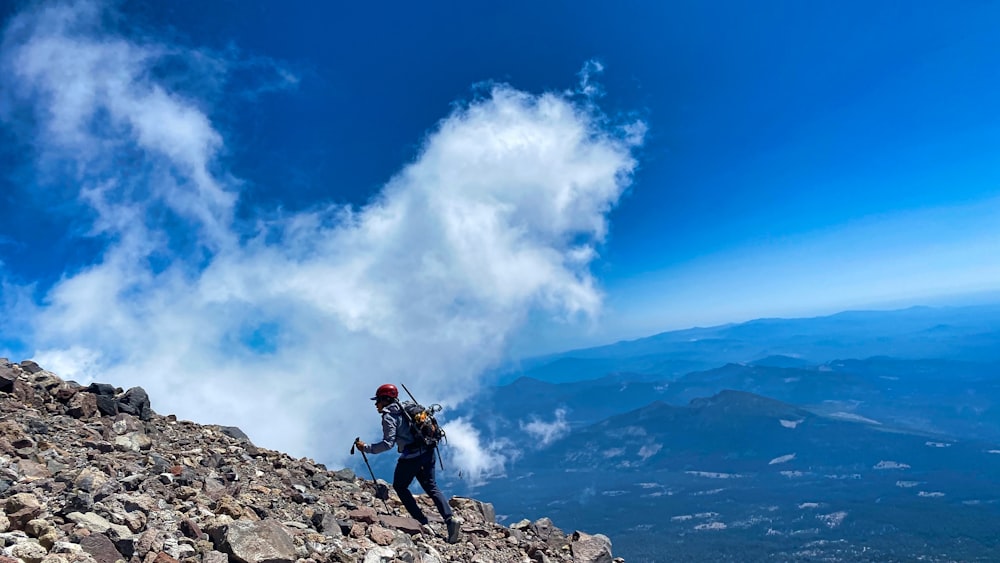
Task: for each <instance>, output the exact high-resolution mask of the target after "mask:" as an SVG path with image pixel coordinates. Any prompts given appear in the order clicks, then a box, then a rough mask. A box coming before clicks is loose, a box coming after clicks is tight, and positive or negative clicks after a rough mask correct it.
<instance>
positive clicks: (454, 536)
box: [445, 518, 462, 543]
mask: <svg viewBox="0 0 1000 563" xmlns="http://www.w3.org/2000/svg"><path fill="white" fill-rule="evenodd" d="M445 523H446V524H447V525H448V543H458V540H459V538H460V537H461V536H462V525H461V524H459V522H458V520H457V519H455V518H452V519H451V520H448V521H447V522H445Z"/></svg>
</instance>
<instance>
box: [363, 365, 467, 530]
mask: <svg viewBox="0 0 1000 563" xmlns="http://www.w3.org/2000/svg"><path fill="white" fill-rule="evenodd" d="M372 400H373V401H375V408H376V409H377V410H378V412H379V413H380V414H381V415H382V441H381V442H376V443H374V444H366V443H364V442H362V441H361V440H360V439H358V440H357V441H356V442H355V443H354V445H355V446H356V447H358V448H361V449H362V450H363V451H364V452H365V453H370V454H380V453H382V452H385V451H388V450H389V449H391V448H392V447H393V446H394V445H395V446H396V448H397V449H398V450H399V453H400V456H399V460H398V461H397V462H396V471H395V473H393V476H392V488H393V489H394V490H395V491H396V494H398V495H399V500H400V501H402V503H403V506H405V507H406V511H407V512H409V513H410V516H413V518H415V519H416V520H417V522H420V524H421V525H422V526H425V527H427V516H425V515H424V513H423V511H422V510H420V507H419V506H417V501H416V499H414V498H413V494H412V493H411V492H410V483H412V482H413V478H414V477H416V479H417V482H418V483H420V486H421V487H422V488H423V489H424V492H425V493H427V495H428V496H430V497H431V500H432V501H434V506H436V507H437V509H438V512H440V513H441V517H442V518H444V522H445V525H447V527H448V543H456V542H458V539H459V536H460V530H461V527H460V525H459V522H458V521H457V520H456V519H455V518H453V517H452V513H451V507H450V506H448V503H447V502H446V501H445V499H444V494H443V493H442V492H441V489H439V488H438V485H437V481H435V480H434V461H435V460H434V446H428V445H427V444H425V443H424V442H423V441H420V440H417V439H415V438H414V436H413V432H412V430H411V428H410V422H409V420H408V419H407V417H406V414H404V412H403V407H402V405H400V403H399V390H397V389H396V386H395V385H393V384H391V383H386V384H385V385H382V386H380V387H379V388H378V389H377V390H376V391H375V396H374V397H372Z"/></svg>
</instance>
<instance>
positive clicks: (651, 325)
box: [0, 0, 1000, 463]
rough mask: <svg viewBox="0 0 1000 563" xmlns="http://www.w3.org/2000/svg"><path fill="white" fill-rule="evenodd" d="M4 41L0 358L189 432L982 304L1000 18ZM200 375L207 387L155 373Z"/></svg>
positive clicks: (331, 19) (397, 8)
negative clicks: (205, 423)
mask: <svg viewBox="0 0 1000 563" xmlns="http://www.w3.org/2000/svg"><path fill="white" fill-rule="evenodd" d="M0 18H3V19H2V21H3V26H4V35H3V43H2V47H0V48H2V53H0V65H2V66H0V72H2V77H0V202H2V205H3V206H4V208H5V209H6V210H7V212H6V213H4V220H3V221H2V222H0V262H2V266H0V276H2V280H3V284H4V285H3V289H4V294H3V302H2V303H0V306H2V307H3V313H4V315H5V317H6V318H7V319H8V320H7V322H5V323H4V326H3V327H2V328H0V355H8V356H12V357H14V358H15V359H17V358H21V357H28V356H31V357H37V358H39V359H41V360H43V365H46V366H47V367H50V369H53V370H54V371H57V373H60V375H64V376H73V377H77V378H78V379H82V380H86V379H88V378H93V377H96V376H97V375H98V374H100V375H101V376H103V377H105V379H110V378H112V377H113V378H115V379H119V381H116V383H117V384H119V385H125V384H127V383H129V382H131V381H135V382H138V383H141V384H143V385H144V386H146V387H147V389H149V388H150V387H156V388H161V389H163V390H164V392H165V393H174V394H177V397H178V398H177V400H176V403H172V404H170V405H169V406H170V407H172V408H173V410H177V411H179V412H181V411H183V409H185V408H187V409H190V410H191V412H195V411H194V409H195V407H196V406H206V405H207V406H208V407H209V408H216V407H218V405H216V404H215V403H212V401H211V400H210V399H206V398H205V397H211V396H213V395H214V394H225V393H227V392H229V388H230V387H231V386H233V385H236V384H237V383H236V382H239V383H238V384H239V385H248V388H249V389H251V390H252V389H254V388H255V387H254V385H255V382H257V383H261V384H262V382H263V381H266V380H267V378H269V377H273V374H274V373H282V374H285V375H283V377H286V378H287V379H288V381H289V385H288V387H289V389H288V391H287V392H286V394H285V395H284V396H280V394H279V396H272V397H271V398H269V399H268V401H270V403H268V402H265V403H259V402H255V401H258V400H259V396H258V395H255V394H254V393H253V392H252V391H247V392H246V397H247V401H246V405H247V406H244V407H234V406H232V405H228V406H225V408H221V407H220V408H219V410H218V412H219V416H220V417H224V416H228V417H230V418H231V419H232V418H235V419H237V420H244V419H252V418H253V415H252V413H253V412H254V411H255V409H259V408H263V407H262V406H261V405H270V406H271V407H275V408H277V409H278V410H283V412H284V411H287V410H288V409H282V408H281V407H280V405H282V404H295V405H296V409H294V410H298V411H301V412H307V413H308V412H314V411H313V410H310V409H317V410H318V409H324V408H326V407H328V406H329V405H330V404H331V402H336V401H338V400H343V399H344V398H346V397H350V396H353V395H354V394H359V393H360V394H363V393H365V392H367V391H363V389H367V387H368V386H370V384H371V383H372V382H375V381H380V379H381V378H392V377H394V374H396V373H399V372H400V371H403V370H405V371H410V372H412V373H414V375H413V377H414V378H415V379H416V380H417V381H420V382H421V384H422V385H423V386H424V387H425V388H428V389H435V390H436V389H442V390H445V389H448V390H452V391H453V390H454V385H453V383H454V382H455V380H456V378H459V379H460V380H461V381H467V382H469V384H470V386H474V384H475V382H476V381H478V380H477V377H478V375H479V373H480V372H482V371H483V370H484V369H487V368H488V367H489V366H490V365H492V364H494V363H496V362H498V361H501V360H503V359H505V358H510V357H512V356H517V355H520V354H531V353H539V352H548V351H558V350H563V349H568V348H572V347H578V346H583V345H588V344H598V343H605V342H609V341H613V340H616V339H621V338H632V337H638V336H643V335H648V334H652V333H655V332H658V331H661V330H666V329H672V328H684V327H688V326H693V325H711V324H719V323H724V322H732V321H741V320H747V319H750V318H755V317H762V316H804V315H814V314H824V313H832V312H836V311H838V310H842V309H849V308H861V307H890V306H891V307H898V306H906V305H911V304H918V303H929V302H942V300H947V298H949V297H950V296H955V295H962V294H970V293H971V294H981V293H984V292H995V291H996V290H997V289H998V288H1000V261H998V258H1000V198H998V190H997V185H998V182H1000V166H997V164H996V163H997V155H998V154H1000V111H998V109H997V108H998V107H1000V105H998V100H1000V95H998V94H1000V78H998V77H1000V73H998V70H1000V38H998V36H997V34H996V33H995V29H996V27H997V24H1000V5H997V4H995V3H989V2H963V3H950V4H944V3H939V2H907V3H881V4H879V5H878V6H875V7H873V6H872V5H871V3H869V2H840V3H836V4H820V5H817V4H815V3H802V2H794V1H787V2H758V3H742V2H686V3H668V2H629V3H610V2H601V3H598V2H547V3H537V2H504V3H501V5H483V4H479V3H432V4H414V3H398V4H389V5H386V4H376V5H362V4H356V5H345V4H343V3H319V4H317V3H315V2H281V3H278V2H255V1H240V2H235V1H232V2H230V1H225V2H223V1H220V2H212V3H204V2H187V1H184V2H169V3H167V2H148V3H147V2H131V1H122V2H108V3H104V2H98V1H93V2H89V1H83V2H67V3H56V2H52V3H33V2H10V1H9V0H8V1H7V2H0ZM192 364H194V365H202V366H212V367H211V369H212V372H213V377H201V378H195V379H194V380H189V379H186V378H183V377H181V376H179V375H177V373H178V372H183V371H185V370H186V369H188V368H187V367H186V366H189V365H192ZM359 365H361V366H364V371H365V373H366V375H365V376H364V377H360V376H357V375H356V372H357V371H358V368H357V366H359ZM248 374H249V375H248ZM289 374H294V375H289ZM304 374H305V375H304ZM330 381H336V382H338V383H342V384H343V385H342V386H337V388H338V389H339V391H338V392H337V393H333V394H331V396H328V397H323V398H317V397H312V398H311V399H310V400H311V402H309V401H306V402H305V403H303V402H301V400H302V399H301V398H302V396H304V395H309V394H310V389H313V388H314V387H315V386H317V385H328V384H329V382H330ZM248 382H249V384H248ZM459 387H461V386H459ZM178 389H187V390H188V393H189V395H190V396H188V395H186V394H185V393H179V394H178ZM151 394H152V395H153V396H154V398H155V397H156V394H155V393H152V392H151ZM460 394H461V393H460V392H459V393H457V394H456V400H457V399H458V398H460V397H459V395H460ZM194 397H197V398H194ZM251 399H252V400H251ZM251 405H252V406H251ZM181 414H183V412H181ZM282 420H284V421H285V422H284V423H278V422H274V421H269V422H268V423H267V424H266V425H267V426H271V427H273V428H276V429H282V430H283V431H284V429H286V428H288V427H291V426H294V425H296V424H299V422H300V421H299V420H298V419H297V418H296V417H295V416H293V415H292V414H288V415H287V416H286V417H285V418H283V419H282ZM244 424H245V425H249V424H252V422H249V421H248V422H246V423H244ZM260 426H261V428H260V430H259V432H260V434H261V435H265V436H267V437H266V438H265V439H264V440H265V441H270V440H274V441H277V440H279V438H278V437H276V436H277V434H278V432H277V431H275V432H273V434H274V435H275V437H273V438H272V436H271V434H268V430H267V428H264V426H265V424H260ZM305 426H308V425H305ZM284 433H285V434H287V433H288V432H284ZM280 439H281V440H287V441H286V442H283V443H282V445H283V446H285V447H286V449H291V450H295V451H312V450H311V449H310V448H315V447H316V446H315V444H314V443H313V441H314V439H315V437H314V436H313V435H311V434H309V433H308V432H305V431H304V432H303V433H302V434H301V435H300V436H298V437H296V438H294V439H286V438H280ZM470 455H471V454H470ZM470 459H471V458H470ZM469 463H473V462H472V461H470V462H469Z"/></svg>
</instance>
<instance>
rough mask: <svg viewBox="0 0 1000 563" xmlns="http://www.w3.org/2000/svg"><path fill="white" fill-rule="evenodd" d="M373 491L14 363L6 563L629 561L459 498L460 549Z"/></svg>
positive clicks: (1, 556)
mask: <svg viewBox="0 0 1000 563" xmlns="http://www.w3.org/2000/svg"><path fill="white" fill-rule="evenodd" d="M373 493H374V487H373V485H372V483H371V482H368V481H365V480H363V479H360V478H358V477H357V476H355V475H354V473H353V472H352V471H350V470H348V469H341V470H339V471H329V470H327V469H326V468H325V467H323V466H322V465H321V464H318V463H316V462H314V461H312V460H310V459H293V458H291V457H289V456H288V455H286V454H283V453H280V452H276V451H272V450H267V449H264V448H258V447H255V446H254V445H253V444H252V443H251V442H250V441H249V440H248V439H247V437H246V436H245V435H244V434H243V433H242V432H241V431H240V430H239V429H238V428H234V427H224V426H212V425H199V424H195V423H193V422H188V421H183V420H177V418H176V417H175V416H173V415H168V416H161V415H159V414H156V413H155V412H154V411H153V410H152V409H151V408H150V401H149V398H148V397H147V395H146V393H145V391H143V390H142V389H141V388H138V387H136V388H132V389H129V390H128V391H124V392H123V391H122V390H121V389H117V388H114V387H113V386H111V385H107V384H91V385H90V386H87V387H84V386H81V385H79V384H77V383H75V382H72V381H63V380H62V379H60V378H59V377H57V376H56V375H54V374H52V373H50V372H48V371H45V370H43V369H42V368H40V367H39V366H38V365H37V364H35V363H34V362H31V361H25V362H21V363H20V364H12V363H10V362H9V361H7V360H6V359H4V358H0V541H2V552H0V563H14V562H16V561H23V562H25V563H116V562H118V561H123V562H127V563H181V562H183V563H314V562H315V563H320V562H347V561H358V562H364V563H379V562H395V561H403V562H408V563H410V562H413V563H415V562H424V563H433V562H444V561H470V562H477V561H478V562H483V563H494V562H526V563H530V562H532V561H535V562H547V561H583V562H591V563H597V562H600V563H611V562H612V561H622V560H621V559H614V560H613V559H612V555H611V544H610V541H609V540H608V539H607V538H606V537H605V536H602V535H589V534H585V533H582V532H574V533H572V534H569V535H567V534H564V533H563V532H562V531H560V530H559V529H558V528H556V527H555V526H553V524H552V522H551V521H550V520H548V519H547V518H542V519H540V520H537V521H535V522H529V521H527V520H524V521H522V522H518V523H516V524H513V525H511V526H509V527H505V526H502V525H499V524H497V523H496V522H495V515H494V512H493V507H492V505H490V504H488V503H484V502H480V501H477V500H474V499H468V498H458V497H456V498H452V499H451V501H450V502H451V505H452V506H453V507H454V509H455V512H456V514H457V515H458V516H460V518H461V519H462V540H461V541H460V542H459V543H457V544H454V545H450V544H447V543H445V541H444V538H443V532H444V530H443V525H441V524H440V523H439V524H438V533H436V534H430V533H426V532H422V531H421V529H420V526H419V525H417V523H416V521H414V520H412V519H410V518H408V517H403V516H402V515H405V514H406V512H405V510H404V509H403V508H402V505H401V504H400V503H399V500H398V498H396V497H395V493H391V494H392V496H391V498H390V499H389V501H388V503H387V505H383V504H381V503H379V504H376V503H378V502H379V501H377V500H376V499H375V498H374V496H373ZM418 500H419V501H420V502H422V503H423V504H424V505H425V506H426V508H425V510H426V511H427V514H428V515H431V514H435V513H436V512H435V510H434V509H433V507H432V505H431V504H430V501H429V500H428V499H427V498H426V497H425V496H424V495H420V496H418ZM387 508H388V511H387V510H386V509H387ZM387 512H391V513H387Z"/></svg>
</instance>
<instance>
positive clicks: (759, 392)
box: [450, 306, 1000, 562]
mask: <svg viewBox="0 0 1000 563" xmlns="http://www.w3.org/2000/svg"><path fill="white" fill-rule="evenodd" d="M498 379H499V380H500V381H501V382H502V383H503V384H502V385H499V386H497V387H494V388H492V389H490V390H488V391H487V392H485V393H483V394H482V395H481V396H479V397H477V398H476V399H475V400H474V401H472V402H470V403H469V404H468V405H466V407H465V408H466V409H468V410H461V411H459V412H458V413H455V414H456V415H463V414H464V415H470V417H471V420H473V421H488V422H485V423H483V424H481V425H480V426H479V428H480V430H481V431H482V432H483V433H484V435H486V436H489V437H493V438H501V437H505V438H508V439H511V440H513V442H514V443H516V444H517V447H518V448H521V450H522V451H521V454H520V457H518V458H517V461H516V462H515V463H514V464H513V465H512V466H511V467H509V468H508V471H507V477H506V478H505V479H503V480H500V481H495V482H490V483H487V484H485V485H483V486H481V487H478V488H476V489H475V494H476V495H477V496H480V497H482V498H486V499H490V500H491V501H493V502H494V503H495V504H496V508H497V511H498V514H511V515H518V516H517V517H521V515H523V514H524V511H525V510H528V511H529V514H527V515H526V516H527V517H531V513H535V514H551V515H553V516H554V517H555V518H557V519H558V520H559V521H562V522H568V523H571V524H572V525H573V526H577V527H582V528H592V529H602V530H606V531H607V532H609V533H610V535H611V538H612V540H613V541H614V542H615V547H616V553H620V554H622V555H623V556H625V558H626V559H627V560H628V561H630V562H643V561H675V560H731V561H753V560H775V559H777V560H786V561H797V560H802V561H806V560H809V561H812V560H833V561H837V560H848V561H854V560H912V559H918V558H923V559H925V560H931V561H934V560H949V561H950V560H1000V540H998V539H997V535H996V533H995V527H996V526H995V524H996V522H998V521H1000V307H997V306H989V307H985V306H984V307H963V308H912V309H906V310H902V311H887V312H876V311H868V312H849V313H842V314H838V315H833V316H830V317H821V318H814V319H791V320H783V319H764V320H758V321H752V322H749V323H743V324H739V325H727V326H722V327H713V328H698V329H690V330H685V331H674V332H668V333H663V334H660V335H656V336H653V337H650V338H645V339H640V340H636V341H631V342H620V343H617V344H613V345H610V346H603V347H599V348H593V349H587V350H575V351H572V352H567V353H565V354H558V355H553V356H548V357H545V358H536V359H533V360H531V361H528V362H524V363H522V365H520V366H519V367H518V369H515V370H509V371H507V372H505V373H504V374H503V375H502V376H500V377H499V378H498ZM557 409H560V411H561V413H562V414H563V416H564V420H565V421H566V423H567V425H566V427H565V428H563V430H564V435H562V436H561V437H560V438H559V439H557V440H555V441H554V442H553V443H551V444H548V445H544V446H543V445H542V444H540V443H536V442H534V441H533V438H532V436H530V435H528V433H526V432H525V430H524V422H525V421H527V420H552V419H553V417H554V413H555V411H556V410H557ZM450 485H451V486H454V487H457V488H460V487H461V486H462V484H461V483H458V482H453V483H450Z"/></svg>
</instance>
